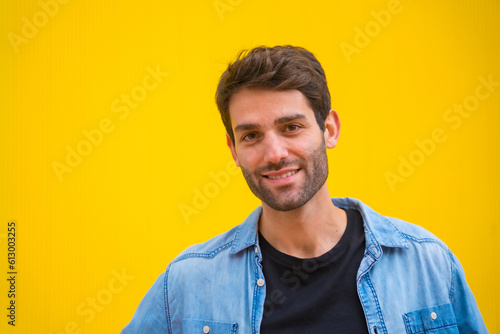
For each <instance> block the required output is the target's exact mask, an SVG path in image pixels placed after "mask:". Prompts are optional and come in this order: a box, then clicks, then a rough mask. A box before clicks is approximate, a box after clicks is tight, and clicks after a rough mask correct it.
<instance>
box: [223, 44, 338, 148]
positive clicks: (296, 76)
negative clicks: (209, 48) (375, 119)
mask: <svg viewBox="0 0 500 334" xmlns="http://www.w3.org/2000/svg"><path fill="white" fill-rule="evenodd" d="M246 87H255V88H265V89H271V90H279V91H282V90H289V89H297V90H299V91H300V92H301V93H302V94H304V96H305V97H306V98H307V101H308V103H309V105H310V107H311V108H312V109H313V111H314V115H315V117H316V122H317V123H318V125H319V127H320V129H321V130H324V129H325V124H324V122H325V119H326V116H328V113H329V111H330V92H329V91H328V86H327V84H326V77H325V72H324V71H323V68H322V67H321V64H320V63H319V61H318V60H317V59H316V57H314V55H313V54H312V53H311V52H309V51H307V50H306V49H304V48H301V47H296V46H290V45H285V46H275V47H272V48H270V47H264V46H261V47H257V48H254V49H251V50H243V51H241V52H240V54H239V55H238V57H237V58H236V61H235V62H234V63H232V64H229V66H228V68H227V70H226V71H225V72H224V73H223V74H222V76H221V78H220V81H219V85H218V87H217V92H216V94H215V99H216V102H217V107H218V108H219V111H220V114H221V118H222V122H223V123H224V126H225V127H226V131H227V133H228V134H229V136H230V137H231V140H232V141H233V143H234V134H233V129H232V127H231V117H230V115H229V102H230V100H231V97H232V96H233V95H234V94H235V93H237V92H238V91H239V90H241V89H242V88H246Z"/></svg>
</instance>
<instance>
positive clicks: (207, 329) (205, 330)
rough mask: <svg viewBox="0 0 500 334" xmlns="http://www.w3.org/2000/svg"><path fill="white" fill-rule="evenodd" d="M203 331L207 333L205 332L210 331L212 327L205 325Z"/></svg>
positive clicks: (206, 333)
mask: <svg viewBox="0 0 500 334" xmlns="http://www.w3.org/2000/svg"><path fill="white" fill-rule="evenodd" d="M203 333H205V334H208V333H210V327H208V326H204V327H203Z"/></svg>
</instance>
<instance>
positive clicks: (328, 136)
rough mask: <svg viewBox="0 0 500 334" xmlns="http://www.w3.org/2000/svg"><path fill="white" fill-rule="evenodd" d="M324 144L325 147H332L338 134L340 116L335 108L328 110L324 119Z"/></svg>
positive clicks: (336, 140)
mask: <svg viewBox="0 0 500 334" xmlns="http://www.w3.org/2000/svg"><path fill="white" fill-rule="evenodd" d="M324 135H325V144H326V147H327V148H334V147H335V146H337V142H338V140H339V136H340V118H339V115H338V114H337V112H336V111H335V110H333V109H332V110H330V112H329V113H328V116H326V119H325V132H324Z"/></svg>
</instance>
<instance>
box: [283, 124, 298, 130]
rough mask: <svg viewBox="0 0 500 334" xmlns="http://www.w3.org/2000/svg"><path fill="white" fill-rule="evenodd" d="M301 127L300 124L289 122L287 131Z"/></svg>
mask: <svg viewBox="0 0 500 334" xmlns="http://www.w3.org/2000/svg"><path fill="white" fill-rule="evenodd" d="M298 129H300V126H299V125H298V124H289V125H287V126H286V127H285V131H287V132H294V131H297V130H298Z"/></svg>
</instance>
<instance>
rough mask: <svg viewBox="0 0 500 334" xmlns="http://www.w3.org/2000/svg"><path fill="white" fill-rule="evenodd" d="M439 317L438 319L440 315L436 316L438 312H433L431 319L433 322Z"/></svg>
mask: <svg viewBox="0 0 500 334" xmlns="http://www.w3.org/2000/svg"><path fill="white" fill-rule="evenodd" d="M437 317H438V315H437V314H436V312H432V313H431V319H432V320H436V319H437Z"/></svg>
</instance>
